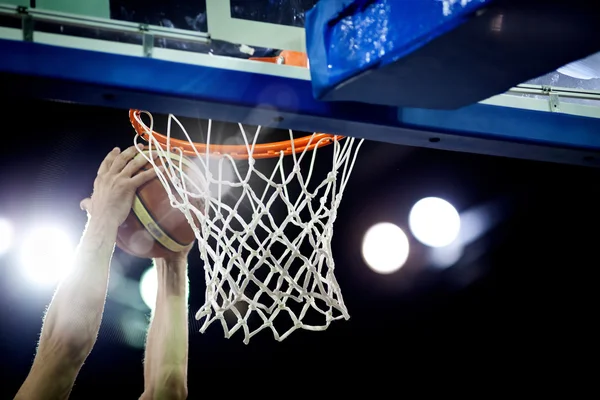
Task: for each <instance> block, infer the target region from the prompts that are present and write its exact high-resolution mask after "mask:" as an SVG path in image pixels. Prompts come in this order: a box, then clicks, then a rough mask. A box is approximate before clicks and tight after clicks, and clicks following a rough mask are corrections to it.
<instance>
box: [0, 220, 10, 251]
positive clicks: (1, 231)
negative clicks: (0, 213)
mask: <svg viewBox="0 0 600 400" xmlns="http://www.w3.org/2000/svg"><path fill="white" fill-rule="evenodd" d="M12 242H13V227H12V225H11V223H10V222H9V221H8V220H6V219H4V218H0V256H1V255H3V254H4V253H6V252H7V251H8V249H10V246H12Z"/></svg>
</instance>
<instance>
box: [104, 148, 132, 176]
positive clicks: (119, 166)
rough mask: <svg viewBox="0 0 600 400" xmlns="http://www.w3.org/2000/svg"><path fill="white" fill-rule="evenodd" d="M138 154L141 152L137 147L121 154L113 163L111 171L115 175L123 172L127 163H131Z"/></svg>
mask: <svg viewBox="0 0 600 400" xmlns="http://www.w3.org/2000/svg"><path fill="white" fill-rule="evenodd" d="M138 152H139V151H138V149H137V148H136V147H135V146H131V147H129V148H127V149H126V150H125V151H123V152H122V153H121V154H119V156H118V157H116V158H115V160H114V161H113V163H112V166H111V167H110V171H111V172H113V173H115V174H118V173H120V172H121V171H122V170H123V168H125V166H126V165H127V163H129V162H130V161H131V159H132V158H133V157H135V155H136V154H138Z"/></svg>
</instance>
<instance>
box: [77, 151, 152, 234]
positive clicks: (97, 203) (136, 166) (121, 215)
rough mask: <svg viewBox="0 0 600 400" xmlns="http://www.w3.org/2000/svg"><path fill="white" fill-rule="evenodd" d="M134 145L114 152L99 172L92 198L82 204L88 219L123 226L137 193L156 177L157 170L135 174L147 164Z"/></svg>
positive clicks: (105, 160) (109, 154)
mask: <svg viewBox="0 0 600 400" xmlns="http://www.w3.org/2000/svg"><path fill="white" fill-rule="evenodd" d="M137 154H139V151H138V149H136V147H135V146H132V147H130V148H128V149H127V150H125V151H123V152H121V150H120V149H119V148H115V149H113V150H112V151H111V152H110V153H108V155H107V156H106V158H105V159H104V161H102V164H101V165H100V168H99V169H98V176H97V177H96V180H95V181H94V192H93V194H92V196H91V197H90V198H87V199H84V200H82V201H81V204H80V206H81V209H82V210H85V211H87V213H88V216H89V218H91V219H102V220H103V221H104V222H114V223H116V224H117V226H120V225H121V224H122V223H123V222H125V219H126V218H127V216H128V215H129V212H130V211H131V206H132V205H133V199H134V196H135V192H136V190H137V189H138V188H139V187H140V186H142V185H143V184H144V183H146V182H148V181H150V180H151V179H153V178H154V177H156V172H155V171H154V168H151V169H149V170H147V171H143V172H141V173H139V174H137V175H136V173H137V172H138V171H139V170H140V169H141V168H142V167H143V166H144V165H146V163H147V160H146V158H144V157H142V156H139V157H136V155H137Z"/></svg>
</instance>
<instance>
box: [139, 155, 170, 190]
mask: <svg viewBox="0 0 600 400" xmlns="http://www.w3.org/2000/svg"><path fill="white" fill-rule="evenodd" d="M144 161H146V160H144ZM140 168H141V167H140ZM160 169H163V167H160ZM154 178H156V170H155V169H154V168H151V169H149V170H146V171H144V172H140V173H139V174H137V175H136V176H134V177H133V178H131V185H132V186H133V187H134V189H137V188H139V187H140V186H142V185H143V184H144V183H146V182H149V181H151V180H152V179H154Z"/></svg>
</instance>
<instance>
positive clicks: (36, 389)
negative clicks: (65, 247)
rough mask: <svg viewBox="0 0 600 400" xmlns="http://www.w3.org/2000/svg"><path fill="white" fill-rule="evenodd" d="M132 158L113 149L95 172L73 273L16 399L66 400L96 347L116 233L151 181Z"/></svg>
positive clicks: (58, 298)
mask: <svg viewBox="0 0 600 400" xmlns="http://www.w3.org/2000/svg"><path fill="white" fill-rule="evenodd" d="M136 153H137V150H136V149H135V148H130V149H127V150H126V151H124V152H123V153H121V152H120V151H119V150H118V149H115V150H113V151H112V152H111V153H110V154H109V155H108V156H107V157H106V158H105V160H104V161H103V163H102V165H101V166H100V169H99V170H98V177H97V178H96V181H95V182H94V194H93V195H92V198H91V199H86V200H84V201H83V202H82V203H81V205H82V208H83V209H85V210H87V211H88V216H89V220H88V224H87V226H86V229H85V232H84V234H83V236H82V239H81V241H80V243H79V246H78V248H77V252H76V255H75V265H74V268H73V272H72V273H71V274H70V275H69V276H68V277H66V278H65V279H64V280H63V281H62V282H61V283H60V284H59V286H58V289H57V290H56V293H55V294H54V298H53V299H52V302H51V303H50V306H49V307H48V311H47V313H46V316H45V318H44V323H43V327H42V333H41V335H40V342H39V346H38V350H37V354H36V356H35V359H34V361H33V366H32V367H31V371H30V372H29V375H28V376H27V378H26V380H25V382H24V383H23V385H22V386H21V388H20V390H19V392H18V393H17V395H16V397H15V399H23V400H36V399H66V398H67V397H68V396H69V394H70V392H71V389H72V387H73V383H74V382H75V378H76V377H77V374H78V372H79V370H80V369H81V366H82V365H83V362H84V361H85V359H86V358H87V356H88V354H89V353H90V351H91V349H92V347H93V346H94V344H95V342H96V337H97V335H98V331H99V329H100V322H101V320H102V313H103V311H104V302H105V299H106V291H107V286H108V274H109V265H110V260H111V257H112V253H113V250H114V246H115V242H116V237H117V229H118V227H119V226H120V225H121V223H122V222H123V221H124V220H125V218H126V217H127V215H128V214H129V210H130V208H131V204H132V203H133V195H134V193H135V190H136V189H137V188H138V187H139V186H140V185H142V184H143V183H144V182H146V181H148V180H149V179H152V178H153V175H152V173H153V172H152V171H146V172H144V173H141V174H138V175H136V176H133V175H134V173H135V172H137V171H138V170H139V169H140V168H141V167H142V166H143V165H144V163H145V160H144V159H143V158H141V157H140V159H141V160H140V159H135V160H133V161H131V160H132V158H133V157H134V155H135V154H136ZM142 161H143V162H142Z"/></svg>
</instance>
